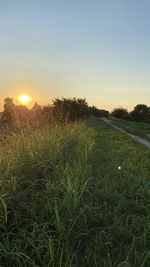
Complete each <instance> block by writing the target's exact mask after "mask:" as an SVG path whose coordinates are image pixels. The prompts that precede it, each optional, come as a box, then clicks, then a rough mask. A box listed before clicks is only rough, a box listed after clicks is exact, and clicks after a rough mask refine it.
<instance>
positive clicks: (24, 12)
mask: <svg viewBox="0 0 150 267" xmlns="http://www.w3.org/2000/svg"><path fill="white" fill-rule="evenodd" d="M149 12H150V1H149V0H26V1H24V0H13V1H12V0H0V106H2V104H3V100H4V98H5V97H7V96H9V97H13V98H14V100H15V99H16V98H17V96H18V95H19V94H21V93H27V94H29V95H31V96H32V98H33V101H34V102H35V101H37V102H38V103H39V104H42V105H44V104H47V103H50V102H51V101H52V99H53V98H55V97H81V98H86V99H87V101H88V103H89V104H90V105H95V106H97V107H99V108H106V109H109V110H112V109H113V108H114V107H119V106H122V107H125V108H128V109H129V110H130V109H132V108H133V107H134V106H135V105H136V104H139V103H145V104H147V105H150V15H149Z"/></svg>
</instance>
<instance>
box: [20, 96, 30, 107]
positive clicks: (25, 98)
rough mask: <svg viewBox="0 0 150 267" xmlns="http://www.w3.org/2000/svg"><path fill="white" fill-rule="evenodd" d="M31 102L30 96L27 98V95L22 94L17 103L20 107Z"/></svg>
mask: <svg viewBox="0 0 150 267" xmlns="http://www.w3.org/2000/svg"><path fill="white" fill-rule="evenodd" d="M31 100H32V98H31V96H29V95H27V94H22V95H20V96H18V102H19V103H20V104H22V105H26V104H29V103H30V102H31Z"/></svg>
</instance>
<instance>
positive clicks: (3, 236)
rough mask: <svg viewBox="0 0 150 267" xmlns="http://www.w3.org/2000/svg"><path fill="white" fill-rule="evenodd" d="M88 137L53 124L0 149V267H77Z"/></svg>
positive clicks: (83, 129)
mask: <svg viewBox="0 0 150 267" xmlns="http://www.w3.org/2000/svg"><path fill="white" fill-rule="evenodd" d="M93 136H94V132H93V130H91V129H89V128H87V126H86V125H85V124H84V123H74V124H70V125H69V124H67V125H65V126H60V125H57V124H53V125H52V126H48V125H45V126H44V127H43V128H42V129H39V130H36V131H32V132H31V133H30V134H29V132H28V133H26V132H23V133H22V134H20V135H16V136H13V137H12V138H11V140H9V143H8V145H6V144H5V146H2V147H1V151H0V184H1V185H0V207H1V214H0V266H1V267H2V266H5V267H6V266H11V267H22V266H39V267H46V266H53V267H54V266H60V267H61V266H66V267H68V266H75V264H77V265H80V262H82V260H83V259H82V251H84V249H85V248H84V246H85V242H86V220H87V218H86V210H88V205H87V204H88V203H87V204H85V203H86V202H87V196H88V194H89V192H88V183H89V181H90V179H91V177H90V176H89V173H90V165H89V164H88V161H89V157H90V154H91V150H92V147H93V142H94V138H93ZM79 252H80V253H79ZM79 254H80V257H79Z"/></svg>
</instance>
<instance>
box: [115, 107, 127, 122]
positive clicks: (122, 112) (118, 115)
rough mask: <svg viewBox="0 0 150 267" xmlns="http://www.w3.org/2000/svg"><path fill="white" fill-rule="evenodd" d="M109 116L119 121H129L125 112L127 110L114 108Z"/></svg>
mask: <svg viewBox="0 0 150 267" xmlns="http://www.w3.org/2000/svg"><path fill="white" fill-rule="evenodd" d="M111 115H112V116H113V117H115V118H119V119H125V120H126V119H130V115H129V113H128V111H127V109H125V108H115V109H114V110H113V111H112V113H111Z"/></svg>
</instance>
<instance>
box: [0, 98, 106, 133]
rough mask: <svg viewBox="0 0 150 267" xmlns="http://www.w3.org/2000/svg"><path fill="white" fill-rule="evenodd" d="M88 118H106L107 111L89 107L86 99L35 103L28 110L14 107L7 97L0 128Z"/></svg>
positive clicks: (19, 106)
mask: <svg viewBox="0 0 150 267" xmlns="http://www.w3.org/2000/svg"><path fill="white" fill-rule="evenodd" d="M89 116H96V117H108V116H109V111H107V110H104V109H98V108H96V107H95V106H89V105H88V103H87V101H86V99H81V98H55V99H54V100H53V101H52V104H48V105H45V106H41V105H39V104H38V103H35V104H34V106H33V107H32V108H31V109H28V108H27V107H26V106H23V105H16V104H15V103H14V100H13V99H12V98H10V97H7V98H5V100H4V109H3V111H2V113H1V116H0V126H1V127H9V128H10V127H11V128H15V129H17V128H22V127H27V125H29V126H31V125H32V126H37V125H39V124H41V123H44V122H52V121H58V122H70V121H71V122H74V121H75V120H80V119H85V118H87V117H89Z"/></svg>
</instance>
